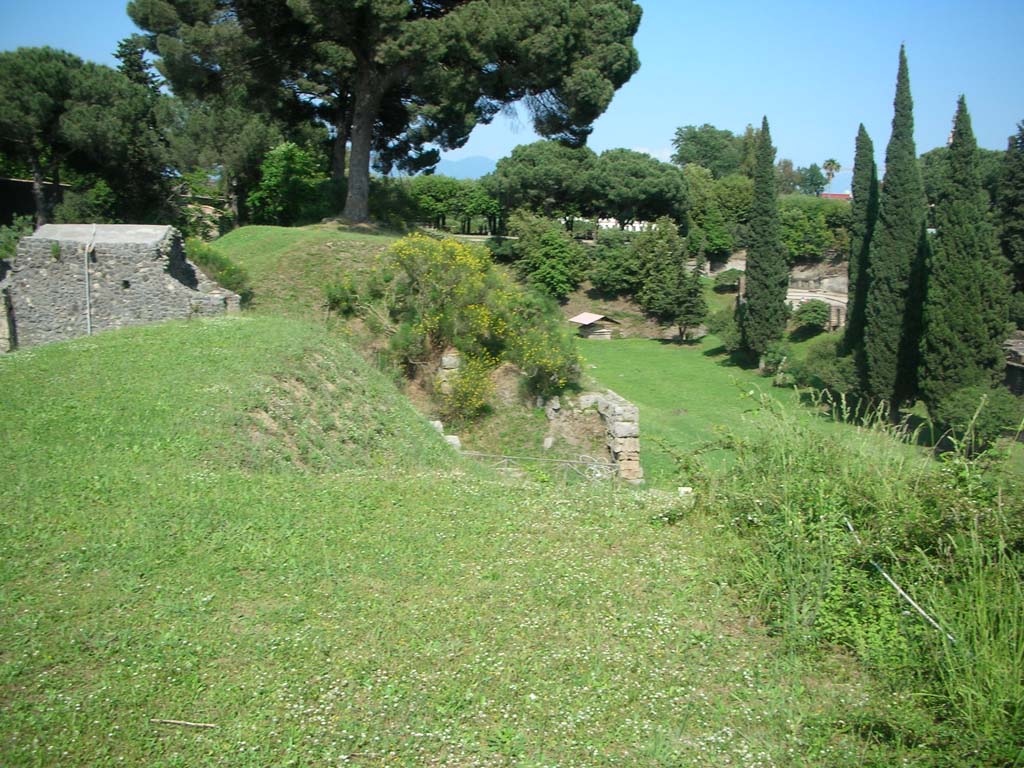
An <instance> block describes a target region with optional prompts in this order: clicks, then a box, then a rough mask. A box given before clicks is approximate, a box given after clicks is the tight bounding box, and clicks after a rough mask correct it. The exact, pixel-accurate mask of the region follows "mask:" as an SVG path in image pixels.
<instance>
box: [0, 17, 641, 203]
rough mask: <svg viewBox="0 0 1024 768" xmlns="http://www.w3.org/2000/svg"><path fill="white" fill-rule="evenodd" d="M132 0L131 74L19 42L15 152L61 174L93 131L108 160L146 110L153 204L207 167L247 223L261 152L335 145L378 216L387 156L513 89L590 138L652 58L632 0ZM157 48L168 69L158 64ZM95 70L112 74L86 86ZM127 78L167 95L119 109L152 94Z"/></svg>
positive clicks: (12, 73)
mask: <svg viewBox="0 0 1024 768" xmlns="http://www.w3.org/2000/svg"><path fill="white" fill-rule="evenodd" d="M127 10H128V15H129V16H130V17H131V19H132V21H134V22H135V24H136V25H137V26H138V27H139V28H140V29H141V30H143V34H142V35H140V36H138V37H137V38H134V39H133V40H131V41H128V42H127V43H126V46H130V48H131V51H130V55H131V56H132V59H133V61H132V63H131V64H124V65H123V66H122V74H124V75H125V78H118V77H116V76H115V75H113V74H111V71H110V70H109V69H107V68H103V67H98V66H97V65H83V64H82V62H81V61H80V60H78V59H77V58H76V57H73V56H71V55H70V54H66V53H64V52H60V51H54V50H52V49H19V50H18V51H13V52H8V53H5V54H4V55H3V59H0V102H2V103H4V107H3V112H2V113H0V128H3V133H4V134H5V143H4V154H5V157H7V158H8V160H7V162H8V163H9V164H13V165H14V167H15V168H16V169H21V170H29V171H32V172H33V173H34V176H33V178H35V179H37V180H38V179H39V178H41V177H43V176H46V177H48V178H49V179H51V180H52V179H54V178H55V174H56V169H57V166H60V165H61V164H62V163H67V164H68V165H69V166H70V165H72V164H77V163H78V162H79V161H84V157H83V156H84V155H86V154H88V152H86V151H85V150H86V148H88V149H91V150H103V151H104V156H103V157H102V158H98V157H93V158H92V159H93V160H96V161H99V160H103V161H110V160H111V159H113V158H116V157H117V156H118V155H117V153H116V152H107V150H109V149H110V148H109V147H103V146H99V145H100V144H102V141H103V140H104V139H110V140H113V141H114V143H115V144H117V145H121V144H123V140H124V137H125V134H126V133H127V132H129V128H128V124H132V125H135V126H138V125H140V124H148V125H150V127H151V128H152V131H153V132H154V133H156V134H158V135H155V136H146V137H136V138H137V139H138V146H139V147H140V153H142V154H145V155H146V156H145V158H142V157H140V158H139V160H140V162H141V161H142V160H143V159H144V161H145V166H146V168H148V169H149V173H150V174H152V175H154V176H156V177H157V178H155V179H148V180H147V182H148V183H149V187H148V188H147V190H146V191H147V192H148V193H151V194H149V195H148V197H152V200H150V201H148V204H150V205H151V206H152V205H155V203H156V200H157V199H159V198H160V197H161V194H163V190H162V189H159V188H160V186H161V185H160V183H159V182H160V181H164V182H167V183H170V182H171V181H172V180H177V179H179V178H181V177H183V176H185V175H187V174H188V173H190V172H192V171H196V170H200V169H204V170H208V171H209V172H210V174H209V175H210V176H211V177H213V178H215V180H216V182H217V187H218V189H219V191H220V192H221V193H222V194H223V195H224V196H225V197H226V198H227V200H228V202H229V207H230V208H231V210H232V212H233V213H234V217H235V221H236V222H238V223H243V222H245V221H246V220H247V219H248V215H249V210H248V197H249V194H250V192H251V191H252V190H253V188H254V187H255V185H256V184H257V183H258V181H259V180H260V165H261V163H262V161H263V159H264V158H265V157H266V155H267V153H268V151H269V150H270V149H271V148H273V147H274V146H277V145H278V144H280V143H282V142H283V141H291V142H293V143H295V144H296V145H297V146H299V147H300V148H303V149H304V150H306V151H309V152H313V153H314V154H315V155H316V156H317V157H316V159H317V160H318V161H323V160H326V161H327V162H325V163H323V167H325V168H329V173H330V176H331V178H332V179H333V180H334V182H335V185H336V187H337V188H338V197H340V198H341V199H343V200H344V203H343V208H342V209H341V212H342V213H343V215H344V216H345V217H346V218H348V219H349V220H351V221H354V222H361V221H366V220H368V218H369V216H370V207H369V206H370V196H371V189H370V167H371V161H372V164H373V165H374V166H375V167H376V168H377V170H378V171H380V172H381V173H383V174H387V173H389V172H390V171H392V170H393V169H399V170H402V171H409V172H415V171H419V170H423V169H426V168H430V167H432V166H433V165H434V164H436V162H437V160H438V156H439V151H440V150H443V149H451V148H456V147H459V146H462V145H463V144H464V143H465V142H466V140H467V139H468V137H469V134H470V132H471V131H472V129H473V128H474V127H475V126H476V125H478V124H482V123H488V122H490V121H491V120H492V119H493V118H494V116H495V115H496V114H498V113H499V112H500V111H501V110H502V109H503V108H504V106H505V105H507V104H510V103H513V102H517V103H521V104H523V105H524V106H525V108H526V109H527V111H528V112H529V114H530V117H531V120H532V123H533V127H534V129H535V130H536V131H537V132H538V133H539V134H540V135H542V136H546V137H552V138H556V139H558V140H560V141H563V142H565V143H566V144H570V145H580V144H582V143H583V142H584V141H585V140H586V137H587V135H588V134H589V133H590V130H591V124H592V123H593V121H594V120H595V119H596V118H597V117H598V116H599V115H600V114H602V113H603V112H604V110H605V109H606V108H607V106H608V104H609V103H610V101H611V99H612V97H613V95H614V93H615V91H616V90H617V89H618V88H619V87H620V86H621V85H622V84H623V83H625V82H626V81H627V80H628V79H629V78H630V77H631V76H632V75H633V73H634V72H636V70H637V68H638V67H639V58H638V56H637V53H636V49H635V48H634V46H633V36H634V34H635V33H636V30H637V28H638V26H639V23H640V15H641V10H640V7H639V5H637V4H636V3H634V2H632V0H581V2H574V3H571V4H566V3H563V2H560V1H559V0H502V1H501V2H498V1H497V0H488V1H487V2H480V1H477V2H468V1H467V0H430V2H420V1H419V0H417V1H416V2H407V1H406V0H367V1H366V2H361V3H335V2H328V1H327V0H304V2H301V3H298V2H291V1H290V0H258V2H257V1H255V0H225V1H217V2H215V1H214V0H199V2H196V1H195V0H132V1H131V2H129V3H128V8H127ZM143 51H145V52H146V53H147V54H148V55H150V56H153V57H155V62H154V63H155V67H156V70H157V71H158V73H159V75H160V77H161V82H160V86H163V87H159V86H157V85H156V84H154V83H152V82H149V80H150V74H149V73H148V71H147V68H146V67H145V63H146V61H148V59H143V58H142V56H141V53H142V52H143ZM82 70H89V73H88V76H84V75H80V71H82ZM96 78H104V79H105V81H106V82H107V85H108V86H109V88H103V87H100V88H93V89H91V91H87V90H86V89H87V88H88V86H89V84H90V83H91V82H93V81H95V79H96ZM129 82H130V83H134V84H135V85H138V86H140V87H141V88H142V89H143V90H147V89H148V90H149V91H151V92H153V96H152V98H151V101H153V102H156V103H155V104H152V105H150V106H148V107H145V108H144V107H143V106H135V107H133V111H132V112H131V114H130V115H123V117H124V120H123V122H124V123H125V124H124V125H117V126H114V125H113V124H112V123H111V115H110V113H112V112H115V111H116V110H117V104H118V103H119V102H120V101H122V100H127V101H129V102H132V103H134V101H136V100H139V101H141V100H143V98H144V97H143V90H139V89H137V88H133V87H132V86H130V85H128V84H126V83H129ZM114 91H121V92H122V94H121V96H122V97H123V98H118V99H114V98H113V92H114ZM19 93H20V94H22V97H21V98H20V99H19ZM27 94H34V96H33V97H32V98H30V97H29V96H28V95H27ZM170 94H173V99H172V98H169V96H170ZM78 106H81V107H83V108H82V109H77V107H78ZM65 113H69V116H68V117H67V118H66V119H65V117H64V115H65ZM86 113H88V114H89V117H88V119H87V118H86V117H84V116H83V115H85V114H86ZM144 116H145V119H142V118H143V117H144ZM79 119H80V120H82V121H84V122H86V123H89V122H92V123H94V124H95V125H92V126H90V135H89V136H77V135H75V134H76V131H75V130H74V129H73V127H72V122H73V121H74V120H79ZM8 136H11V137H12V138H11V140H10V141H7V140H6V139H7V137H8ZM83 142H86V144H88V147H86V145H85V144H83ZM89 142H91V143H89ZM33 147H35V149H33ZM96 154H97V152H93V155H96ZM33 164H35V165H40V166H41V167H40V168H39V169H38V170H37V169H36V168H35V167H34V165H33ZM106 164H109V162H107V163H106ZM8 170H11V168H10V167H9V166H8ZM100 171H102V172H103V173H100ZM90 172H92V173H94V174H97V175H99V176H100V180H102V181H103V183H104V184H106V185H107V186H108V187H110V189H111V190H112V192H113V194H114V195H115V197H116V198H117V200H115V201H114V202H113V203H112V205H113V207H114V208H115V209H116V213H117V214H118V215H121V216H127V215H128V214H132V215H133V216H137V215H138V212H137V211H135V210H130V209H129V208H128V207H126V206H125V205H124V204H123V201H122V198H125V197H129V195H126V194H123V193H122V191H121V189H120V188H116V187H115V185H114V184H112V183H111V182H112V181H114V182H120V181H121V180H120V179H116V178H114V176H115V174H114V173H113V171H112V170H111V169H109V168H106V167H104V168H100V169H97V168H96V167H95V166H94V167H92V168H90ZM97 185H98V182H97V183H96V184H93V185H92V186H91V187H89V189H90V191H92V192H93V195H94V197H96V196H98V195H99V193H98V192H97V191H96V188H97ZM41 211H42V212H41V213H37V217H40V218H42V217H45V216H46V215H47V211H46V209H45V206H44V207H43V208H42V209H41ZM335 213H337V211H335ZM149 215H150V217H152V216H155V215H156V214H155V213H152V212H149Z"/></svg>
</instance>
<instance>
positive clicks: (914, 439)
mask: <svg viewBox="0 0 1024 768" xmlns="http://www.w3.org/2000/svg"><path fill="white" fill-rule="evenodd" d="M798 392H799V400H800V404H801V405H803V406H807V407H808V408H809V409H810V410H811V411H812V412H813V413H814V414H815V415H816V416H817V417H818V418H821V419H824V420H826V421H833V422H841V423H846V424H851V425H854V426H862V427H868V428H879V427H882V425H883V424H884V428H885V429H887V430H889V431H891V432H892V433H893V434H894V435H896V434H898V435H902V439H903V441H904V442H906V443H908V444H910V445H916V446H918V447H919V448H930V449H932V450H933V451H934V452H935V453H936V454H941V453H945V452H947V451H949V450H950V449H951V448H953V447H954V446H953V443H952V442H951V441H950V440H949V437H948V435H947V434H946V433H945V432H943V433H941V434H940V433H938V432H937V427H936V425H935V424H934V422H932V420H931V419H929V418H927V417H925V416H921V415H920V414H916V413H913V412H911V411H901V412H900V418H899V420H897V421H896V422H891V421H889V420H888V419H885V418H883V416H882V414H881V413H880V411H879V410H878V408H877V405H876V404H875V403H873V402H871V401H867V400H858V399H857V398H854V397H851V398H848V399H847V401H846V404H845V405H844V406H841V405H840V404H839V402H838V401H831V402H830V401H829V400H828V399H827V398H826V397H824V396H823V395H822V393H823V392H824V388H823V387H814V386H810V387H800V388H799V389H798ZM844 410H845V412H846V415H845V416H844V414H843V411H844Z"/></svg>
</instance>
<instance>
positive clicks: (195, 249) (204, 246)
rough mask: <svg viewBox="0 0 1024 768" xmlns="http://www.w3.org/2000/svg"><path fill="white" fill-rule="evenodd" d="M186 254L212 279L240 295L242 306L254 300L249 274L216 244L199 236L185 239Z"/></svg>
mask: <svg viewBox="0 0 1024 768" xmlns="http://www.w3.org/2000/svg"><path fill="white" fill-rule="evenodd" d="M185 255H186V256H187V257H188V258H189V259H190V260H191V261H193V262H194V263H195V264H197V265H198V266H199V268H200V269H202V270H203V272H204V273H205V274H206V276H207V277H209V278H210V279H211V280H215V281H216V282H217V283H218V284H219V285H221V286H222V287H224V288H227V289H228V290H229V291H234V292H235V293H237V294H238V295H239V297H240V298H241V301H242V306H246V305H248V304H249V303H250V302H251V301H252V297H253V292H252V288H251V287H250V286H249V275H248V273H247V272H246V271H245V270H244V269H242V268H241V267H240V266H238V265H237V264H235V263H234V262H233V261H231V259H229V258H228V257H227V256H225V255H224V254H223V253H221V252H220V251H218V250H217V248H216V246H213V245H210V244H209V243H204V242H203V241H202V240H199V239H198V238H189V239H188V240H186V241H185Z"/></svg>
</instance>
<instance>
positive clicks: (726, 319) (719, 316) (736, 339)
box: [707, 307, 741, 352]
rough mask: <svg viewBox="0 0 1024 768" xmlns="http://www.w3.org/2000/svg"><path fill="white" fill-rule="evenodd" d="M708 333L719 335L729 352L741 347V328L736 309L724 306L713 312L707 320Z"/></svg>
mask: <svg viewBox="0 0 1024 768" xmlns="http://www.w3.org/2000/svg"><path fill="white" fill-rule="evenodd" d="M707 326H708V333H710V334H712V335H714V336H717V337H718V340H719V341H721V342H722V346H723V347H725V349H726V351H728V352H736V351H737V350H739V348H740V341H741V340H740V329H739V325H738V324H737V323H736V310H735V309H733V308H732V307H724V308H723V309H719V310H718V311H717V312H713V313H712V314H711V315H710V316H709V317H708V320H707Z"/></svg>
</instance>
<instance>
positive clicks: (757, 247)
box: [739, 117, 789, 360]
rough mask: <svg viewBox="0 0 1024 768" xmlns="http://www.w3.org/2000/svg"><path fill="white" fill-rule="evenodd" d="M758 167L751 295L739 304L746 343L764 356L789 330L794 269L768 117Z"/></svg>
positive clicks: (752, 223) (749, 266)
mask: <svg viewBox="0 0 1024 768" xmlns="http://www.w3.org/2000/svg"><path fill="white" fill-rule="evenodd" d="M757 142H758V143H757V163H756V165H755V167H754V200H753V204H752V205H751V215H750V246H749V247H748V248H747V270H746V273H747V274H746V284H747V285H746V295H745V297H744V301H743V303H742V304H740V307H739V320H740V332H741V334H742V346H743V348H744V349H746V350H747V351H748V352H750V353H752V354H753V355H756V356H757V357H758V358H761V359H762V360H763V356H764V353H765V351H767V349H768V345H769V344H771V343H772V342H773V341H776V340H778V339H780V338H782V334H783V332H784V331H785V330H786V316H787V314H788V313H787V310H786V288H787V287H788V285H789V269H788V267H787V265H786V247H785V245H783V243H782V233H781V229H780V226H779V208H778V201H777V194H776V190H775V148H774V147H772V137H771V134H770V133H769V131H768V118H767V117H765V118H764V119H763V120H762V122H761V133H760V134H759V136H758V138H757Z"/></svg>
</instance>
